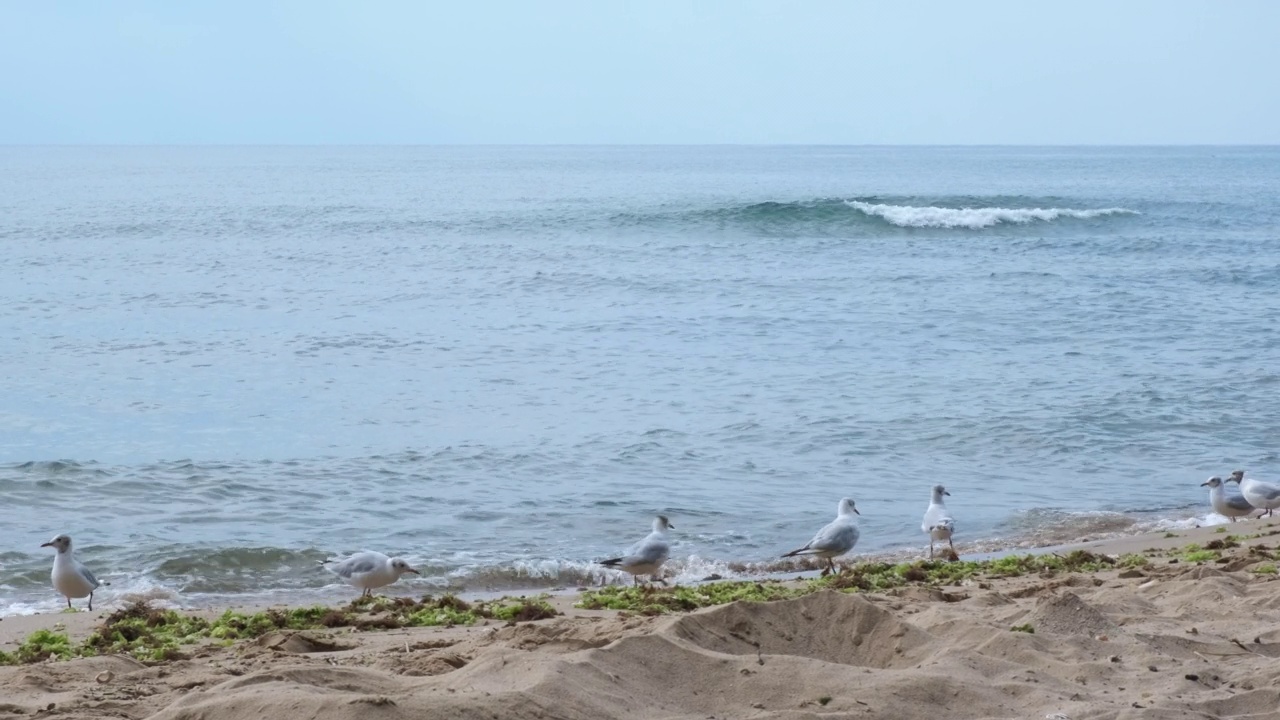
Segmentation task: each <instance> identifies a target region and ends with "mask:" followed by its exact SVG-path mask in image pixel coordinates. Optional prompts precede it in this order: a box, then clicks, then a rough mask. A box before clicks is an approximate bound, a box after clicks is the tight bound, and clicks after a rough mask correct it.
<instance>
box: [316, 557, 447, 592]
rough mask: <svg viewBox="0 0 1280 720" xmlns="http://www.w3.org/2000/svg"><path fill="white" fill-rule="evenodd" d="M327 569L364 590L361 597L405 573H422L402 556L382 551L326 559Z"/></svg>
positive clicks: (323, 563) (324, 562)
mask: <svg viewBox="0 0 1280 720" xmlns="http://www.w3.org/2000/svg"><path fill="white" fill-rule="evenodd" d="M320 564H321V565H323V566H324V568H325V569H326V570H328V571H329V572H331V573H333V574H334V575H337V576H338V577H340V578H342V580H343V581H345V582H346V583H347V584H348V585H351V586H352V587H358V588H360V589H361V590H363V591H364V592H362V593H360V597H366V596H372V595H373V590H374V588H380V587H386V586H387V585H390V584H392V583H394V582H395V581H397V580H399V579H400V576H401V575H404V574H405V573H413V574H414V575H421V574H422V573H420V572H418V571H417V570H414V569H413V568H412V567H410V565H409V563H407V562H405V561H404V560H401V559H400V558H393V557H387V556H386V555H383V554H382V553H380V552H371V551H368V550H366V551H364V552H358V553H356V554H355V555H352V556H351V557H349V558H346V559H344V560H324V561H321V563H320Z"/></svg>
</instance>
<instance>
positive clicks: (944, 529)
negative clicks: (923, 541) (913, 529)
mask: <svg viewBox="0 0 1280 720" xmlns="http://www.w3.org/2000/svg"><path fill="white" fill-rule="evenodd" d="M943 495H947V496H950V495H951V493H949V492H947V489H946V488H944V487H942V486H941V485H934V486H933V497H932V498H931V499H930V500H929V509H928V510H925V511H924V522H923V523H921V524H920V529H921V530H923V531H925V532H926V533H928V534H929V557H930V558H931V559H932V558H933V543H934V541H938V542H941V541H943V540H946V541H947V545H948V546H949V547H950V548H951V552H952V554H954V553H955V551H956V546H955V543H953V542H951V536H952V534H954V533H955V531H956V521H955V518H953V517H951V511H950V510H948V509H947V506H946V505H944V504H942V496H943Z"/></svg>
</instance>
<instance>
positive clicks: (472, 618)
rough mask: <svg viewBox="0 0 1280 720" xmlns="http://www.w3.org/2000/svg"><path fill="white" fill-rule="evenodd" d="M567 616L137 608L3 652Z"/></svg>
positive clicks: (507, 611)
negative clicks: (78, 635) (204, 614)
mask: <svg viewBox="0 0 1280 720" xmlns="http://www.w3.org/2000/svg"><path fill="white" fill-rule="evenodd" d="M558 614H559V613H558V612H556V610H555V609H554V608H552V607H551V606H550V605H549V604H548V603H547V601H546V599H545V598H543V597H537V598H525V597H520V598H501V599H499V600H492V601H480V602H474V603H469V602H466V601H465V600H461V599H459V598H457V597H455V596H453V595H444V596H441V597H438V598H434V597H431V596H429V595H428V596H426V597H424V598H422V599H421V600H412V599H410V598H383V597H379V598H363V599H361V600H357V601H355V602H353V603H351V604H350V605H348V606H346V607H339V608H329V607H322V606H315V607H307V608H297V609H293V610H283V609H277V608H271V609H269V610H266V611H265V612H260V613H254V614H251V615H247V614H244V613H237V612H232V611H230V610H228V611H227V612H225V613H223V614H222V615H220V616H219V617H217V618H214V619H213V620H207V619H205V618H201V617H197V616H194V615H185V614H182V613H179V612H176V611H174V610H160V609H156V608H153V607H151V606H149V605H147V604H146V603H145V602H137V603H134V604H132V605H130V606H128V607H126V608H123V609H120V610H117V611H116V612H114V613H112V614H111V615H109V616H107V619H106V620H105V621H103V623H102V625H100V626H98V628H97V630H96V631H95V632H94V633H93V634H91V635H89V637H87V638H85V641H84V642H83V643H80V644H79V645H75V644H72V642H71V640H70V639H69V638H68V637H67V636H66V635H65V634H64V633H58V632H53V631H51V630H37V631H36V632H34V633H32V634H31V636H30V637H28V638H27V639H26V640H25V641H24V642H23V643H22V645H20V646H19V647H18V650H17V651H16V652H14V653H0V665H14V664H20V663H31V662H39V661H42V660H45V659H48V658H51V657H52V658H57V659H61V660H65V659H69V658H73V657H86V656H91V655H106V654H125V655H130V656H132V657H134V658H137V659H138V660H141V661H143V662H162V661H164V660H172V659H175V658H179V657H182V655H183V650H182V649H183V648H184V647H190V646H195V645H198V644H200V643H203V642H209V641H214V642H217V641H220V642H222V643H231V642H233V641H235V640H243V639H247V638H256V637H260V636H262V635H266V634H267V633H270V632H274V631H277V630H315V629H325V628H352V629H354V630H387V629H393V628H403V627H429V626H435V625H442V626H454V625H474V624H475V623H478V622H481V621H483V620H500V621H506V622H521V621H526V620H541V619H543V618H549V617H554V616H556V615H558Z"/></svg>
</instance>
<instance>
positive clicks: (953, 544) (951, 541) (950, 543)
mask: <svg viewBox="0 0 1280 720" xmlns="http://www.w3.org/2000/svg"><path fill="white" fill-rule="evenodd" d="M947 544H948V545H950V546H951V552H953V553H954V552H955V551H956V543H955V541H954V540H952V539H951V538H947Z"/></svg>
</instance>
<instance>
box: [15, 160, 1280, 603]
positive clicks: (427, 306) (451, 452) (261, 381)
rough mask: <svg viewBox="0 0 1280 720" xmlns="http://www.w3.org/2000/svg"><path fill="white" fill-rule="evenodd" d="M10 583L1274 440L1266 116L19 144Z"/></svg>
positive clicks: (273, 578) (120, 584)
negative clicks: (1158, 142)
mask: <svg viewBox="0 0 1280 720" xmlns="http://www.w3.org/2000/svg"><path fill="white" fill-rule="evenodd" d="M0 243H3V249H4V253H3V256H0V257H2V259H0V263H2V265H0V267H2V269H3V278H4V279H3V290H2V291H0V378H3V380H2V382H3V386H2V387H3V402H0V507H2V508H3V512H4V521H3V523H0V613H14V612H31V611H34V610H40V609H56V608H57V607H58V605H59V603H60V600H59V598H57V597H56V595H54V593H53V591H52V589H51V588H50V587H49V580H48V573H49V567H50V566H51V562H52V557H51V555H50V552H49V551H48V549H47V548H46V549H42V548H40V547H39V546H40V544H41V543H42V542H45V541H47V540H49V539H50V538H51V537H53V536H54V535H55V534H58V533H68V534H70V535H71V536H72V537H73V538H74V540H75V543H76V548H77V553H78V555H79V557H80V558H81V559H82V560H83V561H85V562H86V563H87V564H88V565H89V566H90V567H91V568H93V569H94V570H95V572H96V573H97V574H98V575H99V576H100V577H103V578H104V579H108V580H109V581H111V582H112V585H111V587H110V588H103V592H102V594H100V596H99V597H100V598H103V599H102V600H100V602H110V601H111V600H112V598H115V599H116V600H122V599H124V598H127V597H131V596H133V595H135V594H139V595H143V596H147V597H154V598H160V599H165V600H168V601H171V602H174V603H176V604H179V605H199V604H201V603H211V602H225V601H228V600H235V599H259V600H261V599H275V598H279V599H286V600H289V601H291V602H301V601H305V600H307V599H311V598H315V599H326V598H333V597H346V596H347V595H349V594H350V592H348V591H347V590H344V589H342V588H340V587H336V586H335V585H334V583H335V579H334V578H333V577H332V576H330V575H328V574H327V573H325V572H324V571H323V570H322V569H321V568H320V567H319V565H318V564H317V561H318V560H321V559H323V558H325V557H329V556H330V555H333V554H340V553H345V552H350V551H353V550H358V549H366V548H367V549H374V550H381V551H385V552H388V553H391V554H399V555H401V556H403V557H405V558H406V559H409V560H410V561H411V562H413V563H414V564H415V565H417V566H418V567H419V568H420V569H421V570H422V571H423V572H424V579H422V580H406V581H404V587H403V589H402V591H404V592H435V591H439V590H441V589H444V588H453V589H462V590H468V591H482V590H491V589H492V590H510V589H516V590H519V589H537V588H548V587H557V586H576V585H578V584H585V583H597V582H605V581H610V580H612V579H613V578H614V576H613V575H612V574H611V573H610V572H609V571H607V570H604V569H602V568H598V567H597V566H596V565H594V561H596V560H598V559H601V558H604V557H610V556H613V555H616V554H617V553H618V552H619V551H620V550H622V549H623V548H625V547H626V546H627V545H628V544H630V543H631V542H632V541H634V540H636V539H639V538H640V537H642V536H643V535H644V534H645V533H646V532H647V531H648V528H649V524H650V521H651V518H652V516H653V515H654V514H656V513H663V514H666V515H668V516H669V517H670V518H671V521H672V522H673V524H674V525H675V526H676V530H675V531H673V534H672V538H673V541H674V547H673V553H672V554H673V558H672V561H671V563H670V574H671V575H672V576H674V577H678V578H681V579H692V578H698V577H702V576H705V575H708V574H711V573H716V574H721V575H726V576H733V575H742V574H747V575H749V574H752V573H756V572H768V571H771V570H773V569H776V568H777V567H778V566H777V565H775V564H774V561H776V560H777V558H778V556H779V555H781V554H782V553H783V552H785V551H787V550H790V549H793V548H794V547H797V546H799V545H802V544H803V543H804V542H805V541H807V540H808V538H809V537H810V536H811V535H812V533H813V532H814V531H815V530H816V529H817V528H819V527H820V526H821V525H822V524H824V523H826V522H828V521H829V520H831V519H832V518H833V517H834V515H835V509H836V504H837V501H838V500H839V499H840V497H842V496H850V497H853V498H854V499H855V500H856V501H857V503H858V508H859V509H860V510H861V513H862V516H861V527H862V539H861V542H860V543H859V546H858V548H857V551H856V553H872V554H885V553H888V554H895V553H896V554H899V555H918V554H920V553H921V552H923V551H924V550H923V549H924V548H925V546H926V544H927V538H926V537H925V536H924V534H923V533H922V532H921V531H920V527H919V525H920V516H921V514H922V513H923V512H924V509H925V506H926V505H927V503H928V499H929V488H930V486H932V485H933V484H935V483H943V484H945V485H946V486H947V488H948V489H949V490H950V491H951V497H950V498H949V499H948V502H949V506H950V507H951V509H952V511H953V513H954V514H955V516H956V520H957V526H958V531H957V536H956V537H957V541H958V542H959V543H960V545H961V548H962V549H968V550H972V549H983V548H994V547H1004V546H1019V545H1033V544H1037V543H1050V542H1065V541H1070V540H1073V539H1078V538H1081V537H1085V536H1089V537H1095V536H1099V535H1101V534H1107V533H1123V532H1136V531H1138V530H1141V529H1146V528H1151V527H1158V526H1159V525H1160V524H1161V523H1163V524H1171V525H1176V524H1190V523H1197V522H1211V521H1213V518H1210V517H1206V516H1207V514H1208V512H1209V510H1208V503H1207V494H1206V492H1205V490H1204V489H1203V488H1201V487H1199V484H1200V483H1201V482H1203V481H1204V479H1205V478H1207V477H1208V476H1209V475H1212V474H1218V475H1226V474H1227V473H1229V472H1230V471H1231V470H1233V469H1236V468H1244V469H1247V470H1249V471H1250V472H1251V473H1252V474H1255V475H1258V476H1260V477H1271V478H1273V479H1280V456H1278V455H1277V450H1278V448H1280V403H1277V391H1278V390H1280V334H1278V333H1280V331H1278V329H1277V320H1278V318H1280V292H1278V291H1280V149H1277V148H1247V147H1204V148H1154V147H1152V148H894V147H759V148H750V147H403V148H394V147H353V148H339V147H101V148H96V147H65V148H60V147H49V148H27V147H6V148H0Z"/></svg>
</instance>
